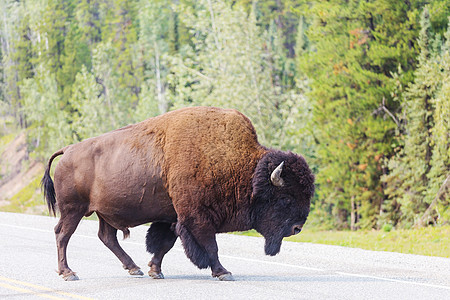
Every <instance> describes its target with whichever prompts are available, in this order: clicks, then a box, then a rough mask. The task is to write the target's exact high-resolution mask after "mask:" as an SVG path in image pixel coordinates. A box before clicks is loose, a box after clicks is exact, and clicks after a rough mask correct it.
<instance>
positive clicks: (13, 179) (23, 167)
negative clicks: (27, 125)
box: [0, 133, 44, 209]
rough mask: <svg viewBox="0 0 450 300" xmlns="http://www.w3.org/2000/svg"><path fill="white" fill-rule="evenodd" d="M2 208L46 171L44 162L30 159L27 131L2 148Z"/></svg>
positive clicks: (0, 171) (0, 174)
mask: <svg viewBox="0 0 450 300" xmlns="http://www.w3.org/2000/svg"><path fill="white" fill-rule="evenodd" d="M0 154H1V158H0V209H1V207H2V206H5V205H9V204H10V201H9V199H10V198H11V197H13V196H14V195H16V194H17V193H18V192H19V191H21V190H22V189H23V188H24V187H26V186H27V185H29V184H30V182H31V181H32V180H34V179H35V178H36V177H37V176H41V175H42V174H43V172H44V166H43V165H42V163H39V162H36V161H33V160H30V157H29V155H28V151H27V142H26V135H25V133H20V134H19V135H18V136H16V137H15V139H14V140H13V141H12V142H10V143H9V144H7V145H6V146H4V147H3V149H0Z"/></svg>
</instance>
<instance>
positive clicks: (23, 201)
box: [2, 177, 48, 215]
mask: <svg viewBox="0 0 450 300" xmlns="http://www.w3.org/2000/svg"><path fill="white" fill-rule="evenodd" d="M40 181H41V178H40V177H36V178H34V179H33V181H31V182H30V183H29V184H28V185H27V186H26V187H24V188H23V189H22V190H20V191H19V192H18V193H17V194H16V195H14V196H13V197H12V198H11V199H9V202H10V203H9V204H8V205H6V206H2V211H7V212H17V213H39V214H40V213H42V212H43V211H46V210H44V209H43V207H45V203H44V201H43V199H42V195H41V193H40V190H41V189H40ZM46 214H47V215H48V212H46Z"/></svg>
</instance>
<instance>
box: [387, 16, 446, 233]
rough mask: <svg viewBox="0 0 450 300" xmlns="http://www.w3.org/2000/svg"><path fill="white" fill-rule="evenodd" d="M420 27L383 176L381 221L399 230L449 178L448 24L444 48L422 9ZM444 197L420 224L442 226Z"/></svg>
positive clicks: (416, 219) (418, 216)
mask: <svg viewBox="0 0 450 300" xmlns="http://www.w3.org/2000/svg"><path fill="white" fill-rule="evenodd" d="M421 26H422V29H421V32H420V38H419V40H418V42H419V46H420V55H419V66H418V68H417V69H416V71H415V73H414V75H415V80H414V82H413V83H412V84H411V85H409V86H408V87H407V88H406V92H405V93H403V97H402V98H401V100H400V101H401V105H402V108H403V112H404V117H403V120H402V121H403V124H404V126H403V128H402V130H401V132H400V133H399V141H400V142H401V146H402V148H401V150H400V151H399V152H398V153H397V155H396V156H395V157H393V158H392V159H391V160H390V161H389V162H388V167H389V171H390V173H389V174H388V175H386V176H385V178H384V181H385V182H386V186H387V189H386V192H387V195H388V196H389V199H388V200H387V201H386V203H385V205H384V209H385V213H386V214H387V215H386V217H387V218H388V219H394V220H395V222H396V223H402V224H403V225H405V226H413V225H421V223H422V222H423V220H422V217H423V215H424V213H425V211H426V209H427V208H428V207H429V206H430V205H431V203H432V202H433V199H434V198H436V197H437V196H438V195H437V194H438V191H439V189H440V187H441V186H442V185H443V183H444V180H445V179H446V177H447V176H449V175H450V156H449V153H450V152H449V151H450V150H449V149H450V147H449V132H450V126H449V118H450V98H449V97H448V95H449V94H448V86H449V84H448V79H449V76H450V68H449V67H450V60H449V58H450V52H449V50H450V48H449V47H448V45H450V41H449V40H448V38H449V37H450V26H449V28H448V32H447V34H446V37H445V38H446V41H445V44H442V39H441V38H440V36H436V37H435V38H433V34H432V32H431V22H430V14H429V11H428V9H425V10H424V12H423V13H422V18H421ZM449 199H450V193H449V191H448V190H445V189H444V192H443V193H442V195H440V197H438V198H437V200H438V204H437V205H436V208H437V209H435V210H434V212H433V214H432V215H431V218H429V219H428V220H425V222H427V223H428V222H430V223H434V224H435V223H448V222H449V221H450V219H449V218H448V215H447V213H446V212H445V211H446V207H448V205H449V204H450V202H449ZM440 210H441V211H440ZM442 210H443V211H442ZM441 212H443V214H441Z"/></svg>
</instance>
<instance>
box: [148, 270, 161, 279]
mask: <svg viewBox="0 0 450 300" xmlns="http://www.w3.org/2000/svg"><path fill="white" fill-rule="evenodd" d="M148 276H150V277H151V278H153V279H164V275H163V273H157V272H152V271H149V272H148Z"/></svg>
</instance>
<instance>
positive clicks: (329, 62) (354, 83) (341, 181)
mask: <svg viewBox="0 0 450 300" xmlns="http://www.w3.org/2000/svg"><path fill="white" fill-rule="evenodd" d="M419 6H420V3H419V2H418V1H409V2H408V3H404V2H393V1H339V0H336V1H328V2H319V1H317V2H314V5H313V7H312V8H311V14H312V16H310V20H309V22H310V24H311V25H310V26H309V27H308V30H307V38H308V40H309V42H310V43H311V45H312V46H311V47H312V48H313V50H312V51H310V52H307V53H305V54H304V55H303V56H302V57H300V58H299V68H300V72H299V73H300V74H301V73H302V72H303V73H304V74H306V75H307V76H308V78H310V86H311V93H309V97H310V99H311V100H313V101H314V110H313V111H314V112H313V121H312V124H311V127H312V130H313V133H314V139H315V141H316V156H317V161H316V163H317V164H318V165H319V170H318V174H317V177H316V178H317V183H318V186H319V188H318V197H319V199H321V200H320V201H321V204H319V203H318V204H317V205H318V206H320V207H321V209H323V210H325V211H328V212H329V213H330V214H331V215H332V216H333V220H332V222H333V223H334V226H337V227H338V228H348V227H351V228H352V229H357V228H360V227H362V228H372V227H376V226H377V220H378V217H379V213H380V210H381V206H382V203H383V201H384V200H385V195H384V193H383V186H382V183H381V182H380V177H381V176H382V174H383V160H382V157H383V156H386V157H389V156H391V153H392V148H391V145H392V144H393V143H394V142H395V140H394V132H395V129H396V127H397V124H396V122H395V121H394V120H395V119H396V117H395V112H396V111H397V108H398V104H397V103H396V102H394V101H393V98H392V97H391V95H390V92H391V90H393V87H394V86H393V81H392V77H391V73H394V72H396V70H397V68H398V66H399V65H400V66H401V68H402V70H403V72H404V73H403V74H404V76H403V77H402V78H401V80H402V82H407V81H408V79H409V78H411V76H412V70H413V68H414V65H415V63H414V56H415V45H416V42H415V37H416V34H417V31H418V28H417V27H416V25H415V24H416V15H417V8H418V7H419ZM387 111H388V112H389V113H390V114H388V113H387Z"/></svg>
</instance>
